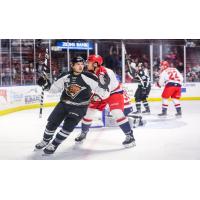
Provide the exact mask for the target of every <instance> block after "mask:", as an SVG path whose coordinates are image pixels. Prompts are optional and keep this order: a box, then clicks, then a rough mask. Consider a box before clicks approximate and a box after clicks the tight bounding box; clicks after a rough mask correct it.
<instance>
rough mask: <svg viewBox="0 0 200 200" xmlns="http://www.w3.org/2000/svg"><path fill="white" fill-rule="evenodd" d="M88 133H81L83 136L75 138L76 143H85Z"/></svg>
mask: <svg viewBox="0 0 200 200" xmlns="http://www.w3.org/2000/svg"><path fill="white" fill-rule="evenodd" d="M86 136H87V133H84V132H81V134H80V135H79V136H78V137H76V138H75V142H76V143H83V141H84V140H85V139H86Z"/></svg>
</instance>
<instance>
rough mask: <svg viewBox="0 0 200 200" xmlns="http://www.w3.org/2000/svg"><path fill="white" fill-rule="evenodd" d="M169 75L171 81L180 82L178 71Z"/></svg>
mask: <svg viewBox="0 0 200 200" xmlns="http://www.w3.org/2000/svg"><path fill="white" fill-rule="evenodd" d="M168 75H169V80H173V81H180V79H179V77H178V74H177V72H176V71H171V72H168Z"/></svg>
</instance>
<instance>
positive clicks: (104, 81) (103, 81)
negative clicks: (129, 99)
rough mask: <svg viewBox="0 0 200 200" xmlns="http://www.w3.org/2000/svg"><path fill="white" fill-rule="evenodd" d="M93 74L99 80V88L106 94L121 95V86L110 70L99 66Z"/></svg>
mask: <svg viewBox="0 0 200 200" xmlns="http://www.w3.org/2000/svg"><path fill="white" fill-rule="evenodd" d="M95 74H96V75H97V77H98V78H99V86H100V87H102V88H104V89H106V90H107V92H108V93H110V94H114V93H123V90H122V86H121V84H120V83H119V81H118V80H117V78H116V75H115V73H114V72H113V71H112V70H111V69H108V68H106V67H104V66H100V67H99V69H98V70H97V72H96V73H95Z"/></svg>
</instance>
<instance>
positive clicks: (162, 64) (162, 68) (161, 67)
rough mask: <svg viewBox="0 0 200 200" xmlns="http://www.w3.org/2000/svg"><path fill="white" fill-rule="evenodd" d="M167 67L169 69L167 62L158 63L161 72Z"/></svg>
mask: <svg viewBox="0 0 200 200" xmlns="http://www.w3.org/2000/svg"><path fill="white" fill-rule="evenodd" d="M168 67H169V63H168V62H167V61H165V60H164V61H161V62H160V69H161V71H163V70H165V69H167V68H168Z"/></svg>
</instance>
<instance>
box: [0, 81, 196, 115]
mask: <svg viewBox="0 0 200 200" xmlns="http://www.w3.org/2000/svg"><path fill="white" fill-rule="evenodd" d="M123 87H124V89H126V91H127V93H128V94H129V96H130V97H131V100H132V102H134V93H135V91H136V88H137V84H136V83H128V84H124V85H123ZM162 90H163V88H158V87H155V86H152V89H151V92H150V95H149V99H148V100H149V101H160V100H161V94H162ZM40 96H41V88H40V87H38V86H16V87H1V88H0V115H5V114H9V113H12V112H16V111H21V110H27V109H34V108H39V107H40V105H39V103H40ZM59 97H60V94H56V95H55V94H50V93H48V92H45V96H44V106H45V107H52V106H55V105H56V103H57V102H58V101H59ZM181 99H182V100H200V83H186V84H184V85H183V87H182V98H181Z"/></svg>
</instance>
